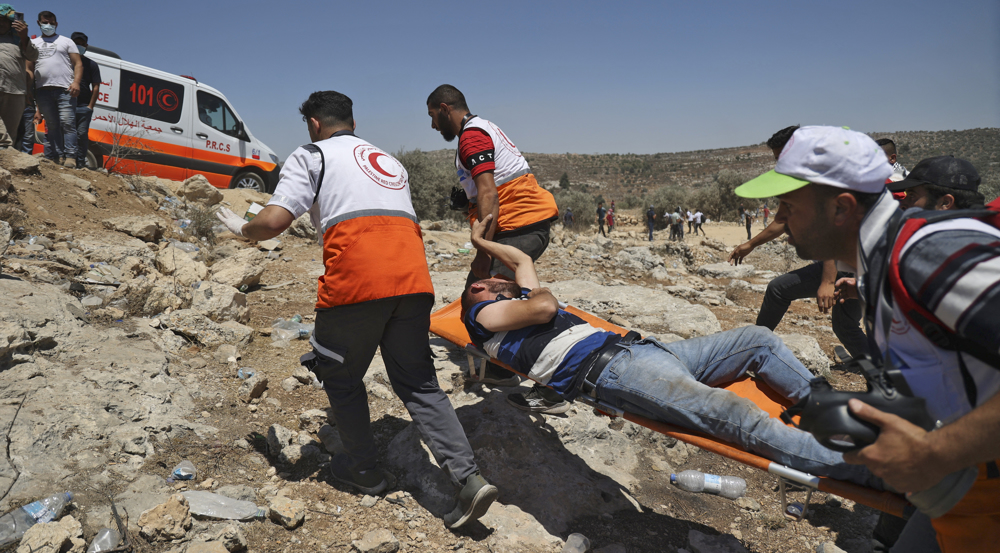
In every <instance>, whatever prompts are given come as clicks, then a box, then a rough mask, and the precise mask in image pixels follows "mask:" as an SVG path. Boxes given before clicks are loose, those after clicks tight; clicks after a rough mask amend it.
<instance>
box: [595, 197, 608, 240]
mask: <svg viewBox="0 0 1000 553" xmlns="http://www.w3.org/2000/svg"><path fill="white" fill-rule="evenodd" d="M607 213H608V210H606V209H604V202H597V228H598V230H600V231H601V236H603V237H605V238H607V237H608V235H607V234H604V216H605V215H607Z"/></svg>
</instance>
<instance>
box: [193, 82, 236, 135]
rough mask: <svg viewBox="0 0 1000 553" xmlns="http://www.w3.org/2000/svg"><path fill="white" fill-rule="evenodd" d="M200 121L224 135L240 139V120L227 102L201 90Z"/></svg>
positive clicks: (199, 98)
mask: <svg viewBox="0 0 1000 553" xmlns="http://www.w3.org/2000/svg"><path fill="white" fill-rule="evenodd" d="M198 120H199V121H201V122H202V123H204V124H206V125H208V126H209V127H212V128H213V129H215V130H217V131H219V132H221V133H223V134H228V135H229V136H232V137H234V138H240V128H239V125H238V123H239V120H237V119H236V116H235V115H233V111H232V110H231V109H229V106H228V105H226V102H225V101H223V100H222V98H219V97H218V96H215V95H212V94H209V93H207V92H204V91H201V90H199V91H198Z"/></svg>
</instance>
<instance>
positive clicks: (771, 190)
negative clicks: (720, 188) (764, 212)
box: [733, 169, 809, 198]
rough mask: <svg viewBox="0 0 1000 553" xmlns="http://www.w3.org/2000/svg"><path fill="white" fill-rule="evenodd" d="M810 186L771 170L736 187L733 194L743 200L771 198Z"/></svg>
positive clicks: (803, 181) (807, 182) (805, 181)
mask: <svg viewBox="0 0 1000 553" xmlns="http://www.w3.org/2000/svg"><path fill="white" fill-rule="evenodd" d="M807 184H809V181H807V180H802V179H797V178H795V177H790V176H788V175H782V174H781V173H779V172H777V171H775V170H773V169H772V170H770V171H768V172H766V173H764V174H763V175H761V176H759V177H757V178H755V179H753V180H751V181H748V182H746V183H744V184H742V185H740V186H737V187H736V190H734V191H733V192H735V193H736V195H737V196H740V197H743V198H770V197H772V196H780V195H782V194H787V193H788V192H791V191H792V190H798V189H799V188H802V187H803V186H805V185H807Z"/></svg>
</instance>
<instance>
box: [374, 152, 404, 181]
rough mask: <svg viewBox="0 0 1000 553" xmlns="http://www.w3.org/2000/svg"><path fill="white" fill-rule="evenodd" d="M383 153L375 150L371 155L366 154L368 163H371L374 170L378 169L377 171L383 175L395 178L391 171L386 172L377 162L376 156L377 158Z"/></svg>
mask: <svg viewBox="0 0 1000 553" xmlns="http://www.w3.org/2000/svg"><path fill="white" fill-rule="evenodd" d="M384 155H385V154H382V153H379V152H375V153H373V154H372V155H370V156H368V163H371V164H372V167H374V168H375V170H376V171H378V172H379V173H382V174H383V175H385V176H387V177H389V178H395V177H396V176H397V175H393V174H391V173H387V172H386V170H385V169H383V168H382V167H381V166H380V165H379V164H378V158H379V156H384Z"/></svg>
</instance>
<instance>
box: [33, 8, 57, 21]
mask: <svg viewBox="0 0 1000 553" xmlns="http://www.w3.org/2000/svg"><path fill="white" fill-rule="evenodd" d="M43 17H51V18H52V21H55V22H56V23H59V20H58V19H56V14H54V13H52V12H50V11H44V12H38V21H41V20H42V18H43Z"/></svg>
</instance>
